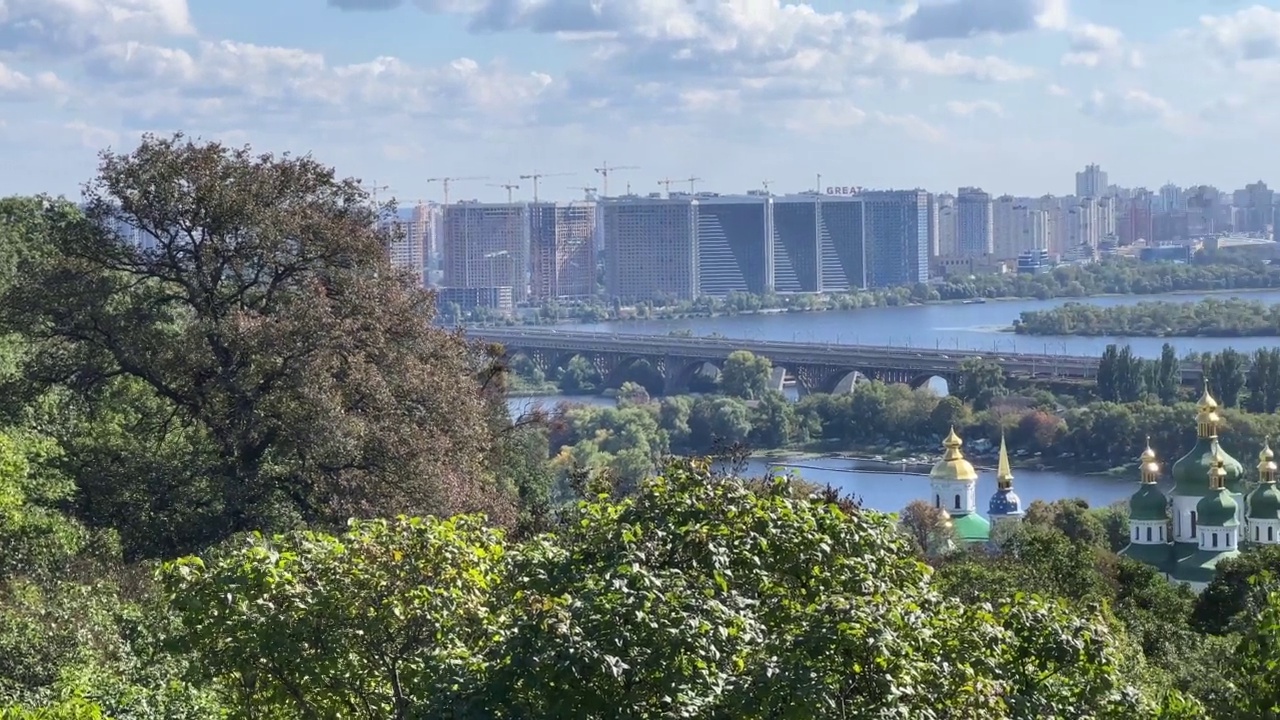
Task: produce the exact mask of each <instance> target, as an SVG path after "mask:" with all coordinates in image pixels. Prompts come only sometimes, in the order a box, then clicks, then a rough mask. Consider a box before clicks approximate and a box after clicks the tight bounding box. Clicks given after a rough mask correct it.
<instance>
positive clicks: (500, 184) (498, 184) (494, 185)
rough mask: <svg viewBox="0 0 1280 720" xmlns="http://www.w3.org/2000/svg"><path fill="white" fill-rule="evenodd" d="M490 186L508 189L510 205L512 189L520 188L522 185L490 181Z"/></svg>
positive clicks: (509, 202) (508, 202)
mask: <svg viewBox="0 0 1280 720" xmlns="http://www.w3.org/2000/svg"><path fill="white" fill-rule="evenodd" d="M489 187H500V188H503V189H505V190H506V191H507V204H508V205H510V204H511V191H512V190H519V189H520V186H519V185H512V184H511V183H489Z"/></svg>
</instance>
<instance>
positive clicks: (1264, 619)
mask: <svg viewBox="0 0 1280 720" xmlns="http://www.w3.org/2000/svg"><path fill="white" fill-rule="evenodd" d="M1260 610H1261V612H1260V614H1259V615H1258V616H1257V618H1256V619H1254V620H1253V621H1252V622H1250V624H1249V628H1248V629H1247V630H1246V632H1245V633H1244V635H1243V637H1241V638H1240V644H1239V645H1238V646H1237V647H1236V648H1235V652H1233V653H1230V654H1229V655H1227V658H1228V663H1229V664H1230V665H1232V666H1233V667H1232V670H1234V672H1233V673H1232V676H1233V677H1234V678H1235V679H1236V683H1235V687H1234V688H1233V690H1234V691H1235V692H1233V693H1231V694H1230V697H1229V699H1227V700H1226V702H1224V704H1225V705H1227V707H1225V708H1222V709H1221V711H1220V712H1221V713H1222V714H1221V717H1238V718H1272V717H1276V716H1277V715H1280V665H1278V664H1277V663H1276V658H1277V657H1280V593H1277V592H1275V591H1272V592H1269V593H1266V594H1265V595H1264V596H1263V601H1262V607H1261V608H1260Z"/></svg>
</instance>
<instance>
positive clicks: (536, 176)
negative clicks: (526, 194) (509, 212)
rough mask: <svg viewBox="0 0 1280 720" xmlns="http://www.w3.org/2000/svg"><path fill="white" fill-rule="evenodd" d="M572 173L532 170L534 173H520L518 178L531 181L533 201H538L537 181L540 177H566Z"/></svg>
mask: <svg viewBox="0 0 1280 720" xmlns="http://www.w3.org/2000/svg"><path fill="white" fill-rule="evenodd" d="M572 174H573V173H540V172H534V173H529V174H528V175H521V176H520V179H521V180H532V181H533V201H534V202H538V181H539V180H541V179H542V178H549V177H568V176H570V175H572Z"/></svg>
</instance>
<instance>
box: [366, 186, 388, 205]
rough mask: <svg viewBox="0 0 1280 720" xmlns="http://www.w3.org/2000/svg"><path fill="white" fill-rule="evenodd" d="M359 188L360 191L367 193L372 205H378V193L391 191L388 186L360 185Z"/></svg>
mask: <svg viewBox="0 0 1280 720" xmlns="http://www.w3.org/2000/svg"><path fill="white" fill-rule="evenodd" d="M360 187H361V189H363V190H367V191H368V192H369V198H370V199H371V200H373V204H374V205H377V204H378V193H379V192H380V191H382V190H390V189H391V186H390V185H378V184H377V183H374V184H373V185H361V186H360Z"/></svg>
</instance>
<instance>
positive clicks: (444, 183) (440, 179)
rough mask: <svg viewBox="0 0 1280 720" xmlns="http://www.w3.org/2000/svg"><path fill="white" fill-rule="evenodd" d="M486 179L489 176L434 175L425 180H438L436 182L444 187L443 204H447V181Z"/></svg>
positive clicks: (430, 181) (432, 181) (431, 181)
mask: <svg viewBox="0 0 1280 720" xmlns="http://www.w3.org/2000/svg"><path fill="white" fill-rule="evenodd" d="M488 179H489V178H487V177H479V176H471V177H434V178H427V182H429V183H434V182H438V183H440V185H441V187H442V188H444V204H445V205H448V204H449V183H451V182H453V181H455V180H488Z"/></svg>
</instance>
